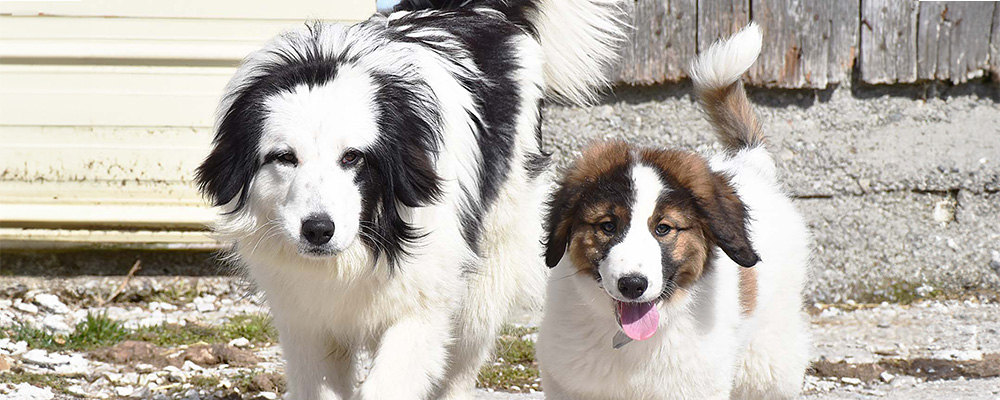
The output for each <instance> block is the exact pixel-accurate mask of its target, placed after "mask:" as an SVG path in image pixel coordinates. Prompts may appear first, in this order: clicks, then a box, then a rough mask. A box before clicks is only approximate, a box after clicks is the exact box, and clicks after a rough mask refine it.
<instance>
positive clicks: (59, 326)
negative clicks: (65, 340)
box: [42, 315, 73, 335]
mask: <svg viewBox="0 0 1000 400" xmlns="http://www.w3.org/2000/svg"><path fill="white" fill-rule="evenodd" d="M42 327H44V328H45V329H46V330H48V331H49V332H52V333H56V334H61V335H68V334H70V333H73V328H72V327H70V326H69V324H67V323H66V320H65V319H63V317H61V316H58V315H49V316H46V317H45V318H43V319H42Z"/></svg>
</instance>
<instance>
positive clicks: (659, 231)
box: [655, 224, 674, 236]
mask: <svg viewBox="0 0 1000 400" xmlns="http://www.w3.org/2000/svg"><path fill="white" fill-rule="evenodd" d="M672 230H674V228H672V227H670V225H667V224H659V225H657V226H656V229H655V231H656V236H667V234H668V233H670V231H672Z"/></svg>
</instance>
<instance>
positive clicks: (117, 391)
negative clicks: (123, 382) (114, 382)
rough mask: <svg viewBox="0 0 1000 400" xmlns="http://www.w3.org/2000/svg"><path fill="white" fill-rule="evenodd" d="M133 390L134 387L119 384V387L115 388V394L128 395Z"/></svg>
mask: <svg viewBox="0 0 1000 400" xmlns="http://www.w3.org/2000/svg"><path fill="white" fill-rule="evenodd" d="M134 391H135V389H134V388H132V387H131V386H119V387H117V388H115V394H117V395H119V396H122V397H128V396H129V395H131V394H132V392H134Z"/></svg>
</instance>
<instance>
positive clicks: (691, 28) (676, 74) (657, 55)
mask: <svg viewBox="0 0 1000 400" xmlns="http://www.w3.org/2000/svg"><path fill="white" fill-rule="evenodd" d="M696 1H697V0H637V1H635V2H625V3H626V4H625V10H626V11H627V12H628V13H629V14H628V15H629V16H630V20H631V23H632V27H633V29H631V30H630V31H629V33H628V41H627V42H626V43H625V44H624V45H623V46H622V51H621V56H622V62H621V64H620V65H619V67H618V71H617V76H618V79H619V80H620V81H622V82H626V83H629V84H639V85H648V84H653V83H658V82H666V81H676V80H679V79H681V78H683V77H685V76H687V73H686V69H687V65H688V63H690V62H691V60H692V59H694V57H695V55H696V47H695V43H696V41H695V35H696V33H697V26H696V23H697V20H696V13H697V6H696V3H695V2H696Z"/></svg>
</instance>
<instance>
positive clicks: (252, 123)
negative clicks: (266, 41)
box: [195, 24, 344, 212]
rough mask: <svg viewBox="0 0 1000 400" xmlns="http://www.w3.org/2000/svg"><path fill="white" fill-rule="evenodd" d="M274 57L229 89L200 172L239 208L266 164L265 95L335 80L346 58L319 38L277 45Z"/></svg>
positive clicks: (216, 197) (214, 193) (202, 186)
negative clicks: (328, 51) (229, 100)
mask: <svg viewBox="0 0 1000 400" xmlns="http://www.w3.org/2000/svg"><path fill="white" fill-rule="evenodd" d="M320 30H321V25H318V24H317V25H313V26H311V27H310V33H311V34H312V37H313V38H316V37H318V35H319V34H320ZM272 56H274V58H275V60H276V61H274V62H271V63H267V64H263V65H261V66H259V67H258V70H257V71H254V73H255V74H256V75H257V77H256V78H255V79H251V80H249V81H248V82H246V83H245V84H244V86H242V87H239V88H236V89H235V90H234V91H233V92H232V93H230V94H229V96H231V97H232V98H233V102H232V105H231V106H230V107H229V109H228V110H225V111H224V115H223V117H222V121H221V122H220V123H219V129H218V131H216V133H215V139H214V140H213V142H212V143H213V147H212V151H211V153H209V155H208V157H207V158H206V159H205V161H204V162H203V163H202V164H201V166H199V167H198V170H197V173H196V175H195V180H196V181H197V182H198V188H199V190H200V191H201V192H202V193H203V194H205V195H207V196H208V197H209V199H210V200H211V201H212V204H213V205H215V206H222V205H225V204H228V203H229V202H230V201H232V200H233V199H237V203H236V206H235V207H234V208H233V211H234V212H235V211H237V210H239V209H241V208H243V206H244V205H246V201H247V196H248V194H249V193H248V191H247V189H248V188H249V186H250V182H251V181H252V180H253V177H254V176H255V175H257V170H259V169H260V166H261V163H262V160H261V159H260V154H259V153H260V149H259V143H260V139H261V135H262V133H263V124H264V118H265V116H266V115H265V110H264V107H263V101H264V99H265V98H267V97H268V96H270V95H273V94H275V93H278V92H280V91H285V90H289V89H291V88H293V87H295V86H297V85H301V84H306V85H308V86H309V87H313V86H316V85H319V84H322V83H324V82H327V81H330V80H332V79H333V78H334V77H336V75H337V66H338V65H340V64H341V63H342V62H343V61H344V60H341V59H338V58H336V57H331V56H328V55H323V54H322V52H321V51H320V49H319V47H318V46H317V45H316V42H315V41H313V42H312V43H310V46H304V47H296V48H281V49H276V50H274V51H273V52H272Z"/></svg>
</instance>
